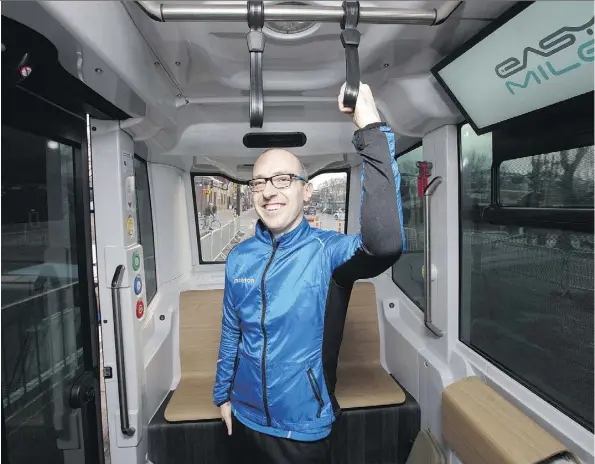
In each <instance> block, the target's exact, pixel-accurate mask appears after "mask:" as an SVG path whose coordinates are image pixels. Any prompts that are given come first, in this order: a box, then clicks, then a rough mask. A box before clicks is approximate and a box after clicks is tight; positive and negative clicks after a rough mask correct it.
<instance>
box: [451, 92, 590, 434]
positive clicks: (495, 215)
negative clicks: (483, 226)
mask: <svg viewBox="0 0 595 464" xmlns="http://www.w3.org/2000/svg"><path fill="white" fill-rule="evenodd" d="M590 95H591V97H592V93H591V94H590ZM584 97H585V96H581V98H584ZM577 98H578V97H575V98H573V99H572V100H573V101H574V103H577V102H578V101H579V100H577ZM568 102H569V100H567V101H566V102H561V103H558V104H557V105H554V106H553V107H548V108H546V109H544V110H542V112H541V113H533V114H530V115H527V118H526V119H524V121H525V122H526V124H520V127H518V130H516V131H511V133H512V134H514V133H517V134H518V133H520V132H521V131H530V130H531V129H532V128H535V124H537V123H538V121H539V120H541V117H540V116H543V115H544V114H545V113H546V112H547V113H548V114H549V113H550V112H553V111H556V109H558V108H564V105H566V104H567V103H568ZM592 117H593V115H591V118H592ZM591 120H592V119H591ZM467 124H469V127H470V128H471V129H473V126H472V125H471V124H470V123H469V122H468V121H467V120H464V121H462V122H460V123H458V124H457V125H456V127H457V158H458V159H457V162H458V175H459V179H458V201H459V204H458V207H459V218H458V227H459V234H458V235H459V237H458V245H459V253H458V255H459V256H458V258H459V262H458V265H459V266H458V267H459V285H458V287H459V288H458V293H459V295H458V297H459V307H458V324H459V329H458V341H459V342H460V343H462V344H463V345H465V347H467V348H468V349H470V350H471V351H473V352H474V353H476V354H478V355H479V356H481V357H482V358H484V359H486V360H487V361H488V362H490V363H491V364H492V365H494V366H495V367H497V368H498V369H499V370H500V371H502V372H503V373H504V374H506V375H507V376H508V377H510V378H511V379H512V380H514V381H515V382H517V383H518V384H520V385H522V386H523V387H525V388H526V389H527V390H529V391H530V392H531V393H533V394H534V395H536V396H538V397H539V398H540V399H541V400H543V401H545V402H546V403H548V404H549V405H551V406H552V407H553V408H555V409H556V410H558V411H560V412H561V413H562V414H564V415H565V416H567V417H568V418H569V419H571V420H572V421H574V422H575V423H577V424H579V425H580V426H581V427H584V428H585V429H586V430H588V431H590V432H591V433H593V430H594V427H593V423H588V422H585V421H584V420H583V419H582V418H580V417H577V416H576V415H574V414H573V413H572V412H571V411H569V410H568V408H566V406H565V405H563V404H561V403H558V402H556V400H555V399H554V398H552V397H550V395H549V394H548V393H546V392H543V391H542V390H540V389H539V388H538V387H536V386H535V385H533V384H531V383H530V382H529V381H527V380H525V379H523V378H522V376H520V375H519V374H517V373H516V372H514V371H512V370H511V369H510V368H508V367H507V366H505V365H503V364H502V363H500V362H498V361H497V360H496V359H494V358H493V357H492V356H491V355H490V354H488V353H486V352H484V351H482V350H481V349H479V348H477V347H476V346H474V345H473V344H471V343H467V342H466V341H465V340H464V339H463V334H462V329H461V328H462V327H463V324H464V323H463V313H464V311H463V308H462V301H463V279H462V269H463V258H464V257H463V230H464V229H463V220H464V218H465V214H469V213H467V212H464V211H463V189H462V187H463V182H462V180H463V156H462V144H461V142H462V140H461V132H462V128H463V126H465V125H467ZM502 124H503V127H504V130H507V128H508V129H510V127H512V126H506V125H504V124H505V123H502ZM501 127H502V126H501ZM499 130H500V129H499V128H496V129H494V130H492V131H488V132H485V131H483V132H482V133H478V132H475V133H476V134H477V135H478V136H482V135H486V134H488V133H492V134H494V133H496V132H499ZM543 130H544V131H545V130H547V128H545V129H543ZM585 133H586V131H584V130H582V129H579V130H577V133H576V134H575V137H576V140H578V142H577V143H578V144H579V146H582V143H584V141H585V139H584V135H585ZM590 137H591V138H590V144H591V145H593V142H594V140H593V129H592V126H591V135H590ZM493 143H494V142H493V140H492V144H493ZM575 144H576V143H575ZM575 144H571V145H575ZM562 145H564V142H560V144H559V145H557V146H556V145H550V146H549V147H550V148H549V149H550V151H556V149H561V148H560V147H561V146H562ZM543 146H544V144H540V146H539V149H543ZM551 147H553V149H552V148H551ZM562 148H566V149H568V148H572V147H571V146H569V145H568V144H566V145H565V146H564V147H562ZM493 151H494V150H493V145H492V166H491V184H490V203H489V205H488V206H487V207H484V208H481V209H479V208H478V209H477V211H472V212H471V213H470V214H471V216H472V217H473V216H475V221H481V222H484V223H490V224H494V225H514V226H519V227H531V226H533V227H539V228H543V229H557V230H560V229H561V230H571V231H576V232H587V233H589V232H591V233H593V224H594V215H593V214H594V211H595V208H592V209H583V208H581V209H577V208H563V209H562V208H535V207H529V208H525V207H516V206H502V205H500V202H499V198H498V196H499V193H500V189H499V183H498V177H499V169H500V165H501V164H502V161H503V160H502V159H495V157H494V153H493ZM537 154H541V153H538V152H537V150H536V151H534V152H529V153H528V154H525V155H524V156H518V157H513V158H509V159H522V158H524V157H530V156H535V155H537ZM466 218H467V219H469V216H466ZM577 218H578V220H577Z"/></svg>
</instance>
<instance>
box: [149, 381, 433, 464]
mask: <svg viewBox="0 0 595 464" xmlns="http://www.w3.org/2000/svg"><path fill="white" fill-rule="evenodd" d="M403 391H404V392H405V396H406V400H405V403H403V404H400V405H395V406H381V407H373V408H359V409H345V410H343V411H342V414H341V415H340V416H339V418H338V419H337V421H336V422H335V425H334V427H333V432H332V437H331V447H332V464H385V463H386V464H389V463H390V464H397V463H399V464H400V463H402V464H404V463H405V461H406V460H407V457H408V456H409V453H410V452H411V448H412V446H413V442H414V441H415V438H416V437H417V433H418V432H419V429H420V421H421V412H420V408H419V404H418V403H417V401H416V400H415V399H414V398H413V397H412V396H411V395H410V394H409V393H408V392H407V391H406V390H405V389H403ZM172 394H173V391H171V392H170V393H169V395H168V397H167V398H166V399H165V400H164V401H163V403H162V404H161V406H160V408H159V410H158V411H157V413H156V414H155V416H154V417H153V419H152V420H151V423H150V424H149V459H150V460H151V461H152V462H153V464H236V463H234V462H233V461H232V459H231V456H230V452H229V451H230V450H229V448H230V437H228V435H227V429H226V428H225V425H224V424H223V422H222V421H221V420H208V421H197V422H167V421H166V420H165V417H164V412H165V408H166V406H167V403H168V401H169V399H170V398H171V396H172ZM237 464H242V463H237Z"/></svg>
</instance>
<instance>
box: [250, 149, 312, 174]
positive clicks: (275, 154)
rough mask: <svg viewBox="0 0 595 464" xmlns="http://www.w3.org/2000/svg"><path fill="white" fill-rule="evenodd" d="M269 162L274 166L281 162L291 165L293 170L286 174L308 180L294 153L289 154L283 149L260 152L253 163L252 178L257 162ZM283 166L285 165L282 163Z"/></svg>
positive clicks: (305, 171) (304, 168) (301, 164)
mask: <svg viewBox="0 0 595 464" xmlns="http://www.w3.org/2000/svg"><path fill="white" fill-rule="evenodd" d="M269 161H272V162H274V163H275V164H277V163H279V164H281V163H282V162H283V161H287V163H288V165H289V164H293V170H292V171H288V173H292V174H297V175H298V176H300V177H303V178H304V179H306V180H308V171H307V170H306V167H305V166H304V163H302V160H300V159H299V158H298V157H297V156H296V155H295V154H294V153H292V152H290V151H289V150H285V149H284V148H269V149H268V150H265V151H264V152H262V154H261V155H260V156H259V157H258V158H257V159H256V162H255V163H254V169H253V177H255V176H254V174H255V173H256V172H257V169H256V168H257V165H258V163H259V162H265V163H267V164H268V162H269ZM283 164H285V163H283Z"/></svg>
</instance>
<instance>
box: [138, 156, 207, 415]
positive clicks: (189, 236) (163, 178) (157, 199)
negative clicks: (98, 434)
mask: <svg viewBox="0 0 595 464" xmlns="http://www.w3.org/2000/svg"><path fill="white" fill-rule="evenodd" d="M148 170H149V183H150V191H151V205H152V209H153V229H154V234H155V238H154V239H155V259H156V262H157V283H158V290H157V294H156V295H155V297H154V299H153V301H152V302H151V305H150V308H149V316H150V319H149V320H147V323H146V324H145V326H144V330H143V335H144V336H143V341H144V346H143V349H144V359H145V376H146V379H147V384H146V399H147V420H149V419H150V418H151V417H152V416H153V414H154V413H155V411H156V410H157V409H158V407H159V404H160V403H161V402H162V401H163V399H164V398H165V396H166V395H167V393H168V392H169V391H170V389H171V388H172V385H175V384H176V383H177V381H178V380H179V376H180V372H179V349H178V347H179V343H178V334H179V322H178V310H179V294H180V289H181V288H182V286H184V285H185V283H186V281H187V280H188V279H189V277H190V274H191V272H192V268H193V266H194V265H195V264H196V263H198V248H197V239H196V227H195V222H194V207H193V200H192V190H191V183H190V174H189V173H188V172H187V171H184V170H182V169H179V168H177V167H173V166H168V165H162V164H156V163H151V162H149V163H148Z"/></svg>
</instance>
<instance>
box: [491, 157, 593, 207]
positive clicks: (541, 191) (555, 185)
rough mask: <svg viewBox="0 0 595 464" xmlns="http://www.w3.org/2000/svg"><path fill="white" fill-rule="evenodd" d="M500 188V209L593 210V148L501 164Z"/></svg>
mask: <svg viewBox="0 0 595 464" xmlns="http://www.w3.org/2000/svg"><path fill="white" fill-rule="evenodd" d="M499 187H500V192H499V197H500V204H501V205H503V206H517V207H525V208H592V207H593V147H592V146H591V147H580V148H573V149H570V150H562V151H556V152H553V153H545V154H541V155H536V156H528V157H526V158H520V159H514V160H507V161H504V162H503V163H502V164H501V165H500V172H499Z"/></svg>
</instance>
